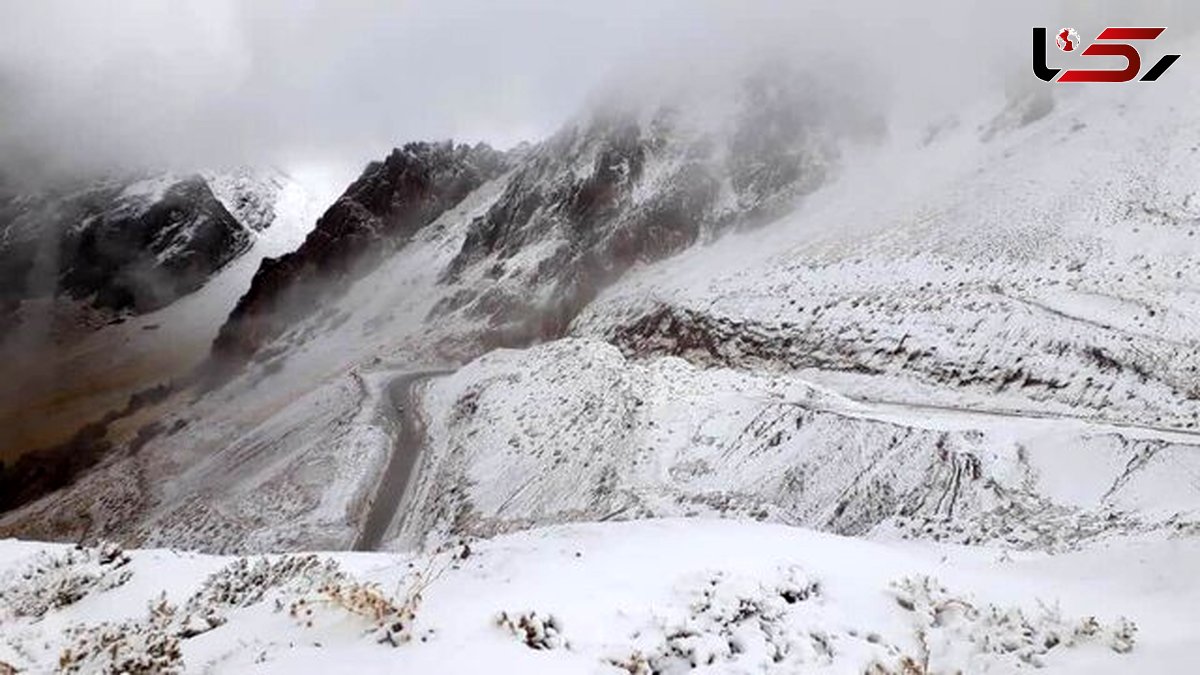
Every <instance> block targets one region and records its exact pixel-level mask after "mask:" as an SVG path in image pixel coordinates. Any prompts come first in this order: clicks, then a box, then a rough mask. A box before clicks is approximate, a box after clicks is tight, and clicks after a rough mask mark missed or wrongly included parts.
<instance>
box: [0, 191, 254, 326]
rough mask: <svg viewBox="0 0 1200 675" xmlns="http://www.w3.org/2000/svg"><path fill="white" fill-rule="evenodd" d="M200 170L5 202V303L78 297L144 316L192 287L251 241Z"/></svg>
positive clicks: (0, 288)
mask: <svg viewBox="0 0 1200 675" xmlns="http://www.w3.org/2000/svg"><path fill="white" fill-rule="evenodd" d="M250 243H251V235H250V233H249V232H248V231H247V230H246V229H245V228H244V227H242V225H241V224H240V223H239V222H238V221H237V219H235V218H234V217H233V216H232V215H231V214H230V213H229V211H227V210H226V209H225V207H224V206H223V205H222V204H221V202H220V201H219V200H218V199H217V198H216V197H215V196H214V195H213V192H212V190H211V189H209V187H208V184H207V183H206V182H205V181H204V179H202V178H200V177H199V176H192V177H187V178H181V179H177V178H174V177H170V176H161V177H156V178H152V179H147V180H139V181H133V182H129V181H118V180H109V181H103V182H100V183H96V184H92V185H90V186H87V187H84V188H83V189H74V190H59V191H49V192H43V193H40V194H33V195H18V196H11V197H9V198H8V199H7V200H6V201H4V202H3V203H0V282H2V283H0V305H2V306H3V308H4V309H6V310H8V311H9V312H11V311H13V310H15V309H16V308H17V307H19V306H20V304H21V302H22V301H24V300H29V299H37V298H46V297H63V296H65V297H70V298H73V299H75V300H78V301H81V302H85V303H87V304H89V305H91V306H92V307H94V308H96V309H101V310H107V311H111V312H125V311H128V312H133V313H143V312H149V311H153V310H155V309H158V308H160V307H163V306H164V305H167V304H169V303H170V302H172V301H173V300H175V299H176V298H179V297H181V296H183V295H185V294H187V293H190V292H192V291H194V290H196V289H197V288H199V287H200V286H201V285H203V284H204V282H205V281H207V280H208V278H209V277H210V276H211V275H212V274H213V273H214V272H216V271H217V270H219V269H221V268H222V267H224V266H225V265H226V264H227V263H228V262H230V261H231V260H233V259H234V258H236V257H237V256H238V255H240V254H241V253H243V252H244V251H245V250H246V249H247V248H249V246H250Z"/></svg>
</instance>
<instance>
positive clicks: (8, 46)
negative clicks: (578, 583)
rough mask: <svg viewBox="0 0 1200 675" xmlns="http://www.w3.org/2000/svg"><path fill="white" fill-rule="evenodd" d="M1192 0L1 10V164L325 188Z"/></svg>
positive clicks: (208, 1) (908, 96) (963, 62)
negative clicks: (655, 112) (785, 75)
mask: <svg viewBox="0 0 1200 675" xmlns="http://www.w3.org/2000/svg"><path fill="white" fill-rule="evenodd" d="M1192 4H1194V3H1175V2H1171V1H1170V0H1161V1H1159V2H1152V3H1145V2H1140V3H1131V2H1126V3H1118V2H1107V3H1106V2H1081V1H1069V0H1067V1H1063V2H1059V3H1049V2H1032V1H1030V2H1017V3H1007V2H1006V3H982V2H981V3H974V5H972V3H963V2H956V1H949V0H947V1H945V2H912V3H892V2H850V3H836V4H835V3H822V2H796V1H794V0H789V1H779V2H753V1H746V0H729V1H722V0H655V1H653V2H645V1H631V0H617V1H605V2H563V1H562V0H511V1H507V2H493V1H491V0H450V1H439V2H412V1H409V2H405V1H400V2H397V1H395V0H390V1H382V0H352V1H342V2H333V1H325V2H321V1H316V0H308V1H297V0H254V1H250V0H244V1H240V2H239V1H238V0H175V1H173V2H170V3H163V2H160V1H158V0H123V1H122V2H119V3H96V2H91V1H88V0H75V1H70V0H38V2H7V3H4V4H3V6H2V7H0V165H2V166H3V170H4V171H6V172H7V173H9V174H10V175H12V176H13V177H16V178H18V179H26V180H28V179H30V178H31V177H36V176H38V175H41V174H43V173H46V172H50V173H56V172H77V171H93V170H108V169H110V168H111V167H113V166H128V165H132V166H147V165H153V166H161V165H184V166H188V167H198V166H206V167H207V166H223V165H230V164H242V163H272V164H276V165H280V166H284V167H288V168H292V169H295V170H297V171H301V172H304V171H311V172H315V173H316V174H319V175H321V176H322V177H323V178H324V179H326V180H342V179H343V178H345V177H347V176H349V175H351V174H353V173H354V172H355V171H357V168H358V167H359V166H361V165H362V163H364V162H365V161H367V160H368V159H371V158H374V157H377V156H380V155H382V154H384V153H385V152H386V151H387V149H388V148H390V147H392V146H394V145H397V144H400V143H403V142H405V141H407V140H415V139H428V138H450V137H453V138H456V139H462V140H467V141H475V140H486V141H488V142H490V143H492V144H493V145H497V146H500V147H504V146H509V145H512V144H514V143H516V142H518V141H521V140H536V139H537V138H539V137H542V136H544V135H545V134H547V133H548V132H550V131H552V130H553V129H554V127H556V126H557V125H558V124H560V123H561V122H562V121H563V120H564V119H566V118H567V117H568V116H570V115H571V114H572V113H574V112H575V111H577V110H579V109H580V108H581V106H583V105H584V104H585V102H586V101H587V100H588V97H589V96H598V95H602V94H596V93H595V92H603V91H606V90H605V89H604V87H605V86H606V85H608V84H611V83H613V82H620V81H622V80H626V79H628V78H630V77H632V76H634V75H641V76H642V77H643V78H645V79H646V80H647V81H650V82H658V81H661V80H671V79H677V80H684V81H689V80H690V81H695V80H700V79H703V78H704V77H706V73H707V72H709V69H711V68H712V67H714V66H718V65H720V64H722V63H728V62H730V61H731V60H735V59H739V58H745V57H746V56H748V55H753V54H756V53H759V52H763V53H766V52H769V51H771V50H780V49H782V50H791V52H792V53H793V54H799V55H801V57H805V56H806V55H807V56H808V57H810V58H824V57H827V56H830V55H833V56H836V57H837V58H838V59H840V60H841V61H843V62H850V63H853V64H854V65H855V66H856V67H857V68H858V70H857V71H856V72H858V73H861V74H863V78H861V79H862V81H861V82H859V83H857V84H858V86H865V87H869V88H870V89H871V90H872V91H875V92H876V93H878V94H880V95H881V96H883V97H886V99H887V100H888V101H889V102H891V103H898V104H904V103H905V102H909V103H911V102H920V103H921V104H922V105H927V106H938V105H941V104H942V103H943V102H945V101H949V100H953V99H958V98H961V97H963V96H970V95H972V91H974V90H976V89H977V88H980V87H988V86H994V85H995V83H996V82H998V81H1001V80H1002V79H1003V78H1005V77H1009V76H1011V74H1012V73H1023V72H1027V69H1028V58H1029V56H1028V49H1029V47H1028V44H1029V29H1030V27H1031V26H1033V25H1047V26H1055V27H1056V26H1058V24H1059V23H1063V24H1064V25H1074V26H1078V27H1079V28H1080V30H1081V32H1082V33H1085V34H1086V33H1087V32H1088V31H1089V30H1090V29H1088V27H1089V26H1099V25H1102V24H1104V23H1110V24H1111V23H1115V22H1117V21H1118V20H1125V21H1136V22H1140V23H1141V25H1145V24H1146V23H1148V22H1150V21H1151V20H1154V21H1158V22H1161V23H1163V25H1168V26H1171V28H1172V31H1173V32H1175V33H1179V32H1180V30H1181V29H1182V22H1183V21H1184V18H1181V14H1182V13H1184V12H1187V13H1188V14H1189V15H1190V14H1194V11H1192V10H1191V9H1190V5H1192ZM1172 22H1173V23H1172ZM1189 23H1190V22H1189ZM855 79H856V80H857V79H860V78H855Z"/></svg>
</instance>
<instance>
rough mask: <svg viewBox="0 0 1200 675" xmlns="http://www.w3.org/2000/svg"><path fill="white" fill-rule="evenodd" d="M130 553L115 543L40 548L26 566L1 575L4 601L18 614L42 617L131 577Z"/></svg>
mask: <svg viewBox="0 0 1200 675" xmlns="http://www.w3.org/2000/svg"><path fill="white" fill-rule="evenodd" d="M128 563H129V557H128V556H126V555H125V552H124V551H123V550H121V548H120V547H119V546H117V545H115V544H111V543H107V542H103V543H100V544H98V545H97V546H95V547H86V548H84V547H77V548H71V549H65V550H62V551H56V552H48V551H42V552H39V553H38V554H37V555H36V556H35V557H34V559H33V561H32V562H30V563H29V564H28V565H26V566H25V568H24V569H22V570H20V571H19V572H16V573H11V574H9V575H8V576H7V577H5V578H4V579H0V604H2V605H4V606H6V607H7V608H8V609H9V611H11V612H12V613H13V614H14V615H15V616H27V617H34V618H38V617H41V616H43V615H45V613H46V612H48V611H50V610H52V609H59V608H61V607H66V606H67V605H71V604H74V603H76V602H78V601H79V600H81V599H83V598H84V597H85V596H87V595H88V594H89V593H92V592H94V591H100V592H102V591H106V590H109V589H112V588H116V587H117V586H120V585H122V584H124V583H125V582H127V581H129V578H130V577H131V576H133V572H132V570H130V569H128V568H127V567H126V565H128Z"/></svg>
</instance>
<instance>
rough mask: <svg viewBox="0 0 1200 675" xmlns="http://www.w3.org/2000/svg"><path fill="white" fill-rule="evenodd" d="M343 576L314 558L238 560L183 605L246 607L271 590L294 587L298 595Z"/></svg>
mask: <svg viewBox="0 0 1200 675" xmlns="http://www.w3.org/2000/svg"><path fill="white" fill-rule="evenodd" d="M344 577H345V573H343V572H342V571H341V569H340V568H339V567H338V564H337V563H336V562H335V561H333V560H328V559H322V558H320V557H318V556H316V555H311V554H310V555H284V556H279V557H276V558H254V559H248V558H238V559H237V560H235V561H233V562H231V563H229V564H228V565H226V566H225V567H223V568H221V569H220V570H218V571H217V572H215V573H213V574H212V575H210V576H209V577H208V579H206V580H205V581H204V584H203V585H202V586H201V587H200V590H198V591H197V592H196V593H195V594H194V595H193V596H192V597H191V598H190V599H189V600H188V601H187V604H186V605H185V607H186V609H188V610H203V609H207V608H219V607H247V606H249V605H253V604H256V603H258V602H261V601H262V599H263V597H264V596H265V595H266V594H267V592H268V591H270V590H271V589H275V588H279V587H281V586H284V585H294V584H298V586H299V590H300V591H301V592H305V591H308V590H310V589H312V588H315V587H319V586H321V585H322V584H325V583H328V582H329V581H332V580H338V579H342V578H344Z"/></svg>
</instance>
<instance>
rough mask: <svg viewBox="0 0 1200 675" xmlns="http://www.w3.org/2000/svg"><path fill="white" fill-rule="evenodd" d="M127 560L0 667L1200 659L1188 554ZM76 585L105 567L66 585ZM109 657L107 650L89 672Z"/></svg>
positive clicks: (813, 550) (569, 536)
mask: <svg viewBox="0 0 1200 675" xmlns="http://www.w3.org/2000/svg"><path fill="white" fill-rule="evenodd" d="M41 551H45V552H46V553H45V554H42V555H49V556H51V557H59V558H61V556H63V555H65V554H66V552H67V549H66V547H63V546H53V545H34V544H28V543H20V542H11V541H5V542H0V570H3V572H0V574H3V575H4V576H3V577H2V579H3V582H2V583H3V585H2V586H0V588H2V589H3V592H4V593H6V595H5V597H6V598H17V597H24V596H23V595H21V594H28V593H32V592H35V591H36V589H37V588H40V586H39V584H42V583H44V582H45V579H44V578H41V577H35V579H34V580H32V581H30V580H23V579H20V578H19V577H18V576H14V575H17V574H19V573H20V571H21V570H26V569H30V567H29V566H30V565H31V564H35V562H36V556H35V554H41V553H40V552H41ZM129 556H130V558H131V562H129V563H127V564H125V565H123V566H120V567H118V569H121V570H126V571H127V572H128V573H129V574H128V579H127V580H126V581H124V582H123V583H120V584H117V585H116V586H115V587H114V588H111V589H109V590H104V588H105V587H106V584H100V585H92V586H88V589H89V590H88V592H87V593H86V594H85V595H84V596H83V597H82V598H80V599H78V600H75V601H74V602H69V603H66V604H65V605H64V606H62V607H59V608H56V609H52V610H50V611H48V612H46V613H45V615H44V616H42V617H40V618H33V617H30V616H16V615H15V612H14V607H13V606H12V605H11V604H10V605H7V606H0V616H3V618H4V620H3V621H0V662H7V663H9V664H11V665H13V666H16V667H18V668H23V669H30V670H32V671H42V670H46V669H50V668H52V667H54V666H55V665H56V664H57V663H58V662H59V661H58V659H59V656H60V654H61V653H62V652H63V650H64V649H65V648H66V647H68V646H69V645H70V644H71V643H72V642H75V640H73V639H72V636H74V635H80V634H83V631H84V630H85V629H86V628H89V627H90V628H92V629H93V631H92V633H91V634H92V635H93V636H94V635H96V633H95V627H96V626H98V625H99V624H100V622H106V621H107V622H121V621H128V622H129V623H127V624H124V625H122V626H121V627H120V629H119V630H117V631H115V632H116V633H117V634H119V635H122V636H124V638H125V640H124V642H122V646H121V647H120V650H121V651H120V652H119V653H120V654H121V655H122V656H128V655H129V654H131V653H137V652H138V650H139V648H144V645H145V644H146V643H147V642H153V638H154V637H155V636H157V637H158V639H160V640H164V639H168V638H170V637H172V636H174V637H175V639H176V643H177V646H178V653H179V660H178V661H174V662H173V665H174V666H175V667H177V668H178V667H186V669H187V670H188V671H189V672H191V671H195V672H212V673H223V672H239V673H241V672H258V673H276V672H277V673H298V672H304V673H307V672H312V673H318V672H321V673H331V672H339V673H340V672H347V673H349V672H354V673H374V672H379V673H385V672H398V671H403V672H439V673H472V674H475V673H485V672H531V673H543V672H544V673H576V672H578V673H596V672H610V673H620V672H639V673H640V672H645V673H648V672H651V670H652V669H653V670H654V671H655V672H667V673H673V672H684V671H691V670H692V669H693V667H695V668H696V669H698V670H699V671H700V672H777V673H793V672H831V673H862V672H879V673H884V672H895V673H899V672H903V664H904V663H905V661H904V659H906V658H907V659H910V660H911V662H912V663H913V664H914V665H920V666H923V667H926V668H927V670H926V671H924V672H956V671H961V672H972V673H975V672H998V673H1007V672H1014V671H1017V670H1021V669H1026V668H1032V667H1033V666H1034V665H1044V666H1045V667H1047V668H1048V669H1049V671H1050V672H1056V673H1059V672H1061V673H1089V674H1096V673H1128V672H1180V671H1181V670H1186V669H1187V667H1188V664H1190V663H1194V659H1195V650H1196V649H1197V648H1200V617H1198V616H1197V614H1196V613H1195V612H1194V611H1193V610H1194V607H1195V603H1197V602H1200V591H1198V590H1197V587H1196V585H1195V584H1194V583H1192V579H1191V578H1190V576H1189V570H1190V569H1193V568H1194V566H1195V565H1196V564H1197V563H1200V547H1197V545H1196V543H1195V542H1192V541H1186V542H1184V541H1145V542H1137V543H1123V544H1120V545H1113V546H1110V547H1105V548H1098V549H1095V550H1088V551H1082V552H1078V553H1072V554H1069V555H1063V556H1051V557H1047V556H1044V555H1036V554H1033V555H1030V554H1019V553H1011V554H1010V553H1007V552H1003V551H1000V550H998V549H980V548H959V547H953V546H938V545H930V544H923V545H883V544H879V543H873V542H865V541H860V540H855V539H849V538H844V537H838V536H834V535H828V534H821V533H817V532H813V531H809V530H803V529H797V528H790V527H785V526H781V525H764V524H756V523H747V522H734V521H713V520H654V521H641V522H629V523H608V524H587V525H573V526H558V527H551V528H545V529H535V530H531V531H528V532H523V533H520V534H516V535H508V536H503V537H498V538H496V539H494V540H490V541H472V542H469V543H467V548H466V549H464V548H463V546H462V545H461V544H457V545H454V546H449V547H447V548H446V549H445V550H444V551H442V552H437V553H430V554H422V555H401V554H346V553H341V554H321V555H320V556H319V560H315V561H312V562H304V559H303V558H302V557H296V558H293V559H292V560H291V561H289V560H288V559H287V558H281V557H275V558H273V559H272V560H273V561H275V562H274V563H272V564H271V565H265V564H263V563H255V562H254V561H248V562H250V563H251V566H250V567H249V568H247V569H258V570H261V571H260V572H259V573H256V574H255V575H253V576H248V577H247V576H244V575H243V576H240V577H238V576H231V574H230V573H229V572H225V573H224V574H218V575H217V578H218V579H224V580H225V584H224V586H222V588H225V589H227V590H224V591H221V592H214V589H216V588H217V587H216V586H214V585H213V584H212V583H208V584H206V583H205V581H204V580H205V579H206V578H207V577H208V576H209V575H212V574H214V573H218V572H220V571H221V570H222V568H223V567H225V566H226V565H227V564H229V563H230V562H231V561H232V559H229V558H217V557H208V556H198V555H193V554H180V553H175V552H171V551H167V550H147V551H132V552H130V553H129ZM320 560H332V561H335V562H336V563H337V564H338V565H339V567H340V569H341V571H342V572H343V575H342V576H337V575H336V574H335V573H333V572H332V571H330V570H329V569H328V568H326V567H324V566H322V565H321V564H320ZM43 564H44V561H43ZM255 565H258V567H255ZM76 569H78V574H86V573H87V571H86V570H87V568H84V567H79V568H74V567H70V566H68V570H67V571H66V572H63V573H61V574H64V575H66V576H70V575H71V574H72V573H74V571H75V570H76ZM288 569H298V570H301V571H300V572H299V573H296V572H288V571H287V570H288ZM235 571H236V570H235ZM78 574H77V575H76V576H78ZM239 579H240V580H241V581H238V580H239ZM363 583H370V584H375V585H374V586H373V587H371V586H368V587H363V586H361V585H360V584H363ZM416 587H419V588H420V590H421V592H420V598H419V600H416V599H414V598H413V597H412V595H411V591H413V590H414V588H416ZM372 589H373V590H372ZM164 592H165V595H162V594H163V593H164ZM189 598H193V599H192V600H190V601H189ZM349 598H355V599H354V600H350V599H349ZM164 600H165V604H164V602H163V601H164ZM406 600H407V602H406ZM389 601H394V602H391V603H390V604H389ZM148 603H153V604H155V605H158V606H159V618H158V619H155V620H153V621H152V620H151V619H150V618H149V615H148V613H147V605H148ZM396 606H404V607H408V608H411V609H413V610H414V611H413V618H412V619H407V618H405V619H404V621H403V622H404V623H405V625H404V627H403V629H402V630H400V631H397V632H396V633H394V635H396V636H398V638H397V640H396V641H397V642H398V643H399V644H398V646H391V644H389V643H387V642H386V639H387V638H386V637H383V633H381V632H380V630H379V629H378V628H377V626H376V624H377V623H379V622H378V621H377V620H376V617H377V616H386V617H393V618H394V617H396V616H401V615H402V614H401V613H393V612H392V610H390V609H380V608H381V607H383V608H387V607H396ZM502 613H503V615H504V617H505V619H503V620H500V617H501V614H502ZM404 616H407V615H404ZM163 617H166V618H163ZM214 625H215V627H213V626H214ZM514 627H515V630H514ZM548 627H549V628H548ZM192 633H196V634H195V635H194V636H191V637H182V635H191V634H192ZM381 639H384V640H385V642H382V643H381V642H379V640H381ZM74 650H75V653H76V654H80V653H86V649H84V648H82V647H81V646H79V645H75V646H74ZM114 651H116V650H114ZM108 659H109V657H108V656H106V655H104V654H100V655H94V654H93V655H92V656H90V657H89V658H88V659H87V660H85V661H84V663H85V665H84V668H85V669H86V670H89V671H91V670H99V669H101V668H102V667H104V665H105V664H106V663H108V662H109V661H108ZM164 663H170V661H169V660H168V661H159V668H160V670H157V671H155V672H164V671H166V667H165V666H164V665H163V664H164ZM618 664H619V665H618ZM622 668H623V669H624V670H622ZM872 668H875V670H871V669H872Z"/></svg>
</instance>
